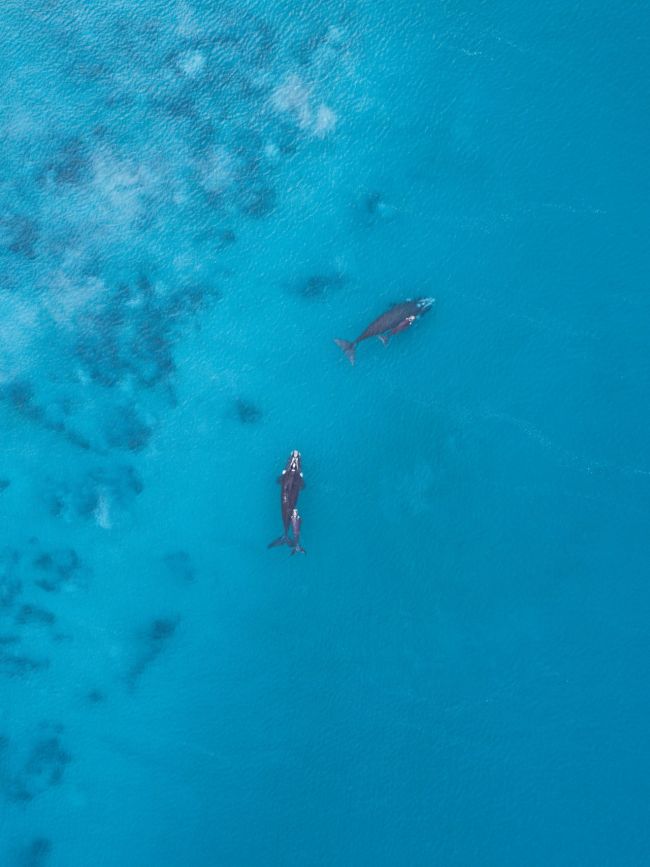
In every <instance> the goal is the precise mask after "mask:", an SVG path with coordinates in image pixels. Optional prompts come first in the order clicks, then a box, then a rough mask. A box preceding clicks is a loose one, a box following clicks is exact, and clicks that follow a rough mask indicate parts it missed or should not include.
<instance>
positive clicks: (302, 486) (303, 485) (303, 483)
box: [300, 478, 307, 491]
mask: <svg viewBox="0 0 650 867" xmlns="http://www.w3.org/2000/svg"><path fill="white" fill-rule="evenodd" d="M306 486H307V482H306V481H305V480H304V479H303V478H301V479H300V490H301V491H302V490H303V488H305V487H306Z"/></svg>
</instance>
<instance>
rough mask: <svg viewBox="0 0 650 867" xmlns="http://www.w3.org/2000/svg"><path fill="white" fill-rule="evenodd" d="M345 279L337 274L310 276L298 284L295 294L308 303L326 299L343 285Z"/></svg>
mask: <svg viewBox="0 0 650 867" xmlns="http://www.w3.org/2000/svg"><path fill="white" fill-rule="evenodd" d="M345 282H346V278H345V276H344V275H343V274H340V273H338V272H331V273H323V274H312V275H311V276H310V277H307V279H306V280H303V281H302V282H300V283H298V285H297V287H296V292H297V294H298V295H299V296H300V297H301V298H306V299H307V300H309V301H314V300H321V299H323V298H326V297H327V295H329V293H330V292H331V291H332V290H335V289H340V288H341V287H342V286H344V285H345Z"/></svg>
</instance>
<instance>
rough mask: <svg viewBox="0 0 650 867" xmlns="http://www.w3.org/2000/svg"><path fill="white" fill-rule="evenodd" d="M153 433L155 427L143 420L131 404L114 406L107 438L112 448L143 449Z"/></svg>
mask: <svg viewBox="0 0 650 867" xmlns="http://www.w3.org/2000/svg"><path fill="white" fill-rule="evenodd" d="M152 434H153V429H152V428H151V427H149V425H147V424H145V422H143V421H142V419H141V418H140V417H139V416H138V414H137V412H136V410H135V408H134V407H133V406H132V405H131V404H126V405H120V406H116V407H114V408H113V410H112V411H111V412H110V414H109V418H108V420H107V422H106V439H107V441H108V445H109V446H110V447H111V448H120V449H127V450H128V451H131V452H139V451H142V449H143V448H145V446H146V445H147V444H148V442H149V440H150V439H151V436H152Z"/></svg>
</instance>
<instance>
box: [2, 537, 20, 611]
mask: <svg viewBox="0 0 650 867" xmlns="http://www.w3.org/2000/svg"><path fill="white" fill-rule="evenodd" d="M20 559H21V554H20V551H18V550H17V549H16V548H5V549H4V550H2V551H0V609H1V608H11V606H12V605H13V603H14V601H15V599H16V597H17V596H18V595H19V594H20V592H21V591H22V588H23V583H22V581H21V580H20V577H19V575H18V564H19V563H20Z"/></svg>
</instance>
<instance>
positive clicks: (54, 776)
mask: <svg viewBox="0 0 650 867" xmlns="http://www.w3.org/2000/svg"><path fill="white" fill-rule="evenodd" d="M62 734H63V726H60V725H52V724H49V723H45V724H43V725H41V726H40V727H39V730H38V732H37V734H36V737H35V738H34V739H33V740H32V743H31V745H30V747H29V748H28V749H27V751H26V752H23V751H22V750H21V746H20V744H19V745H18V746H16V747H13V744H12V742H11V741H10V739H9V738H8V737H6V736H3V737H0V784H1V785H2V789H3V791H4V794H5V796H6V798H7V799H8V800H9V801H18V802H20V801H31V800H32V799H33V798H35V797H37V796H38V795H40V794H42V793H43V792H45V791H47V790H48V789H50V788H51V787H53V786H58V785H59V784H60V783H61V781H62V779H63V774H64V772H65V768H66V766H67V765H68V764H69V763H70V761H71V760H72V756H71V755H70V753H68V752H67V750H65V749H64V747H63V744H62V741H61V736H62Z"/></svg>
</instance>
